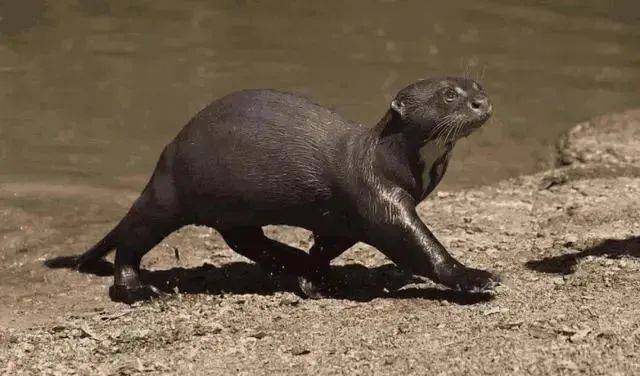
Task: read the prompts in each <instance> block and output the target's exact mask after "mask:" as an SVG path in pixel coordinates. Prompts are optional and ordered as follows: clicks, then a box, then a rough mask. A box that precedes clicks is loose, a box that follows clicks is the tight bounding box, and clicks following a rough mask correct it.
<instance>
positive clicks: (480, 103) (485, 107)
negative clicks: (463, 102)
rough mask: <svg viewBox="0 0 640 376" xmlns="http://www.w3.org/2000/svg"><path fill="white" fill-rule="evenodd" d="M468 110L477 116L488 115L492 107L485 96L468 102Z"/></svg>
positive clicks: (479, 96)
mask: <svg viewBox="0 0 640 376" xmlns="http://www.w3.org/2000/svg"><path fill="white" fill-rule="evenodd" d="M468 105H469V108H470V109H471V111H473V112H475V113H476V114H478V115H490V114H491V110H492V106H491V102H490V101H489V98H488V97H487V96H486V95H478V96H476V97H475V98H473V99H471V100H469V102H468Z"/></svg>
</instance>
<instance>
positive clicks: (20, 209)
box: [0, 110, 640, 375]
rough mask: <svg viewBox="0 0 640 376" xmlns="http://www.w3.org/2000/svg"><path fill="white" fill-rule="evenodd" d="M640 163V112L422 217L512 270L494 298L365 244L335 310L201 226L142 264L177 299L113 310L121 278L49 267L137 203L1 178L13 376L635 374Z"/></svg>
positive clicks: (295, 239) (452, 243)
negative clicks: (445, 283) (404, 266)
mask: <svg viewBox="0 0 640 376" xmlns="http://www.w3.org/2000/svg"><path fill="white" fill-rule="evenodd" d="M638 150H640V110H636V111H628V112H625V113H621V114H614V115H609V116H604V117H602V118H598V119H595V120H593V121H590V122H586V123H584V124H580V125H578V126H576V127H575V128H574V129H573V130H572V131H571V132H570V133H569V134H568V135H567V136H566V137H565V138H564V139H563V140H562V141H561V142H560V146H559V152H558V166H557V167H556V168H554V169H551V170H548V171H545V172H541V173H539V174H536V175H532V176H523V177H519V178H516V179H512V180H509V181H504V182H501V183H499V184H496V185H493V186H485V187H481V188H478V189H472V190H467V191H460V192H438V193H437V194H436V195H434V197H433V198H430V199H429V200H427V201H426V202H425V203H423V204H422V205H421V207H420V212H421V215H422V217H423V218H424V220H425V221H426V222H427V223H428V224H429V225H430V226H431V227H432V229H433V231H434V232H435V233H436V234H437V235H438V236H439V238H440V239H441V240H442V241H443V242H444V243H445V244H446V245H447V246H448V247H449V249H450V250H451V252H452V253H453V254H454V255H455V256H456V257H458V258H459V259H460V260H461V261H463V262H465V263H467V264H469V265H473V266H476V267H483V268H489V269H492V270H494V271H497V272H498V273H500V274H501V275H502V277H503V279H504V286H502V287H501V288H500V289H499V291H498V293H497V295H496V296H495V297H494V298H488V297H482V296H468V295H463V294H459V293H455V292H452V291H449V290H446V289H444V288H442V287H440V286H437V285H435V284H433V283H431V282H425V281H421V280H417V279H415V278H412V277H411V276H408V275H406V274H404V273H402V272H401V271H400V270H398V269H397V268H396V267H394V266H393V265H392V264H390V263H389V261H388V260H386V259H385V258H384V257H383V256H382V255H381V254H380V253H378V252H377V251H376V250H375V249H373V248H370V247H368V246H365V245H362V244H358V245H357V246H355V247H354V248H352V249H351V250H350V251H349V252H347V253H345V254H344V255H343V256H341V257H340V258H339V259H338V260H336V262H335V267H334V268H333V270H332V278H333V279H335V281H336V284H337V285H338V286H340V291H339V292H338V293H337V294H336V297H335V298H332V299H324V300H305V299H301V298H300V297H299V296H298V295H297V294H296V291H297V290H296V286H295V283H294V282H293V281H291V280H287V279H283V280H273V279H270V278H269V277H268V276H266V275H265V274H264V273H262V272H261V270H260V269H259V268H258V267H257V266H255V265H254V264H252V263H250V262H248V260H246V259H243V258H242V257H240V256H238V255H236V254H234V253H233V252H232V251H230V250H229V249H228V248H227V247H226V246H225V244H224V243H223V242H222V241H221V239H220V237H219V236H218V234H217V233H216V232H215V231H212V230H209V229H206V228H196V227H188V228H184V229H182V230H181V231H179V232H176V233H174V234H173V235H172V236H170V237H169V238H168V239H167V240H166V241H165V242H163V243H162V244H160V245H159V246H158V247H157V248H156V249H155V250H154V251H152V252H151V253H149V254H148V256H147V257H146V259H145V267H146V268H147V269H148V272H147V273H146V274H145V278H146V279H147V280H149V281H152V282H153V283H155V284H157V285H159V286H162V287H163V288H165V289H166V290H168V291H175V293H174V294H172V295H171V296H169V297H168V298H165V299H162V300H159V301H155V302H151V303H146V304H139V305H136V306H133V307H130V306H127V305H124V304H116V303H112V302H111V301H109V300H108V297H107V288H108V286H109V284H110V283H111V278H110V277H109V276H96V275H88V274H80V273H77V272H74V271H70V270H59V269H58V270H51V269H47V268H45V267H44V266H43V265H42V262H43V260H45V259H47V258H50V257H54V256H58V255H69V254H75V253H79V252H81V251H83V250H84V249H85V248H87V247H88V246H90V245H92V244H93V243H94V242H95V241H96V240H98V239H99V238H100V237H101V236H102V235H103V234H104V233H105V232H106V231H107V230H108V229H109V228H110V227H111V226H112V225H113V224H114V223H115V221H117V220H118V219H119V218H120V216H121V215H122V214H123V213H124V211H125V210H126V209H127V207H128V205H129V204H130V203H131V202H132V200H133V199H134V198H135V197H136V192H132V191H127V190H112V189H98V188H94V187H79V186H68V185H60V186H56V185H45V184H35V183H27V182H25V183H16V182H12V183H1V182H0V249H1V250H0V373H4V374H7V375H9V374H11V375H13V374H31V373H33V374H36V373H38V374H40V373H45V374H69V373H72V372H75V373H77V374H138V373H150V374H154V373H155V374H165V373H170V374H185V373H197V374H239V375H262V374H285V373H292V374H313V375H324V374H381V375H382V374H384V375H387V374H397V375H406V374H471V375H480V374H492V375H494V374H504V375H509V374H593V375H599V374H602V375H605V374H606V375H615V374H619V375H627V374H640V352H639V350H640V308H639V307H640V293H639V290H640V259H638V257H639V256H640V153H638ZM453 163H455V157H454V161H453ZM269 232H270V234H271V235H272V236H274V237H276V238H278V239H281V240H285V241H287V242H289V243H290V244H292V245H296V246H299V247H304V248H308V247H309V233H308V232H306V231H303V230H300V229H293V228H270V229H269ZM107 269H108V268H107ZM105 272H108V270H105ZM105 274H108V273H105Z"/></svg>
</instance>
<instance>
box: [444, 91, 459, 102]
mask: <svg viewBox="0 0 640 376" xmlns="http://www.w3.org/2000/svg"><path fill="white" fill-rule="evenodd" d="M457 97H458V93H456V92H455V91H454V90H451V89H447V91H445V92H444V101H445V102H447V103H451V102H453V101H454V100H455V99H456V98H457Z"/></svg>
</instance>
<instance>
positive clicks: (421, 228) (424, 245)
mask: <svg viewBox="0 0 640 376" xmlns="http://www.w3.org/2000/svg"><path fill="white" fill-rule="evenodd" d="M387 193H388V194H384V195H380V196H379V197H376V198H373V200H374V201H376V202H375V204H374V205H368V207H370V208H377V209H378V208H380V209H383V210H375V211H368V212H366V213H365V218H366V222H367V224H366V226H365V228H366V231H365V232H366V238H367V242H368V243H369V244H371V245H373V246H374V247H376V248H378V249H379V250H380V251H381V252H382V253H384V254H385V255H386V256H387V257H389V258H390V259H391V260H392V261H393V262H394V263H396V264H397V265H398V266H400V267H401V268H403V269H406V270H408V271H411V272H413V273H414V274H417V275H421V276H425V277H428V278H430V279H431V280H433V281H435V282H438V283H441V284H443V285H445V286H447V287H449V288H452V289H456V290H462V291H468V292H489V291H491V290H493V289H494V288H495V287H496V286H497V285H498V284H499V282H500V278H499V277H498V276H496V275H494V274H492V273H490V272H488V271H484V270H479V269H472V268H468V267H466V266H464V265H463V264H461V263H460V262H458V261H457V260H456V259H455V258H453V256H451V255H450V254H449V253H448V252H447V250H446V249H445V248H444V246H443V245H442V244H440V242H439V241H438V239H436V237H435V236H434V235H433V234H432V233H431V231H429V229H428V228H427V226H426V225H425V224H424V223H423V222H422V220H421V219H420V217H419V216H418V214H417V212H416V210H415V202H414V201H413V199H412V198H410V196H409V195H408V194H405V193H404V191H400V190H398V191H394V192H387Z"/></svg>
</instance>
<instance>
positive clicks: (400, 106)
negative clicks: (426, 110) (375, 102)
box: [391, 99, 404, 117]
mask: <svg viewBox="0 0 640 376" xmlns="http://www.w3.org/2000/svg"><path fill="white" fill-rule="evenodd" d="M391 109H392V110H394V111H395V112H397V113H398V115H400V116H401V117H404V103H403V102H402V101H399V100H397V99H394V100H393V101H392V102H391Z"/></svg>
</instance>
